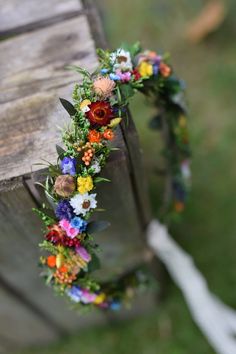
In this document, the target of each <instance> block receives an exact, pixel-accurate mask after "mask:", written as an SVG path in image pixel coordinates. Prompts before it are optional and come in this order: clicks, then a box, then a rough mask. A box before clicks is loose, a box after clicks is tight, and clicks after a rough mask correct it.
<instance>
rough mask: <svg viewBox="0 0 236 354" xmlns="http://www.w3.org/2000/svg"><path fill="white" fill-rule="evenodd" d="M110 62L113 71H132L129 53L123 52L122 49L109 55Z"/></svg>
mask: <svg viewBox="0 0 236 354" xmlns="http://www.w3.org/2000/svg"><path fill="white" fill-rule="evenodd" d="M110 61H111V64H112V65H113V69H114V71H115V70H117V69H118V70H121V71H128V70H132V69H133V64H132V61H131V55H130V52H128V51H126V50H124V49H123V48H119V49H117V50H116V51H115V52H113V53H111V55H110Z"/></svg>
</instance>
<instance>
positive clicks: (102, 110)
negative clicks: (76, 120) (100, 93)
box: [86, 101, 113, 126]
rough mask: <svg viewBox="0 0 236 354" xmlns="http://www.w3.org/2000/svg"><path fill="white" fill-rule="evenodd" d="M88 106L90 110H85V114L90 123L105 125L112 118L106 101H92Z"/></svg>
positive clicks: (110, 109)
mask: <svg viewBox="0 0 236 354" xmlns="http://www.w3.org/2000/svg"><path fill="white" fill-rule="evenodd" d="M89 108H90V111H89V112H86V116H87V117H88V119H89V121H90V123H91V124H92V125H100V126H103V125H107V124H108V123H109V122H110V120H111V119H112V118H113V112H112V108H111V105H110V104H109V103H108V102H104V101H97V102H92V103H91V104H90V105H89Z"/></svg>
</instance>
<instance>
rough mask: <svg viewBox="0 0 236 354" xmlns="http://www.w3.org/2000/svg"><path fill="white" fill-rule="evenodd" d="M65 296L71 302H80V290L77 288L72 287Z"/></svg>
mask: <svg viewBox="0 0 236 354" xmlns="http://www.w3.org/2000/svg"><path fill="white" fill-rule="evenodd" d="M67 295H68V296H69V297H70V299H71V300H72V301H74V302H80V301H81V296H82V290H81V288H80V287H79V286H75V285H74V286H72V287H71V288H70V289H69V290H68V291H67Z"/></svg>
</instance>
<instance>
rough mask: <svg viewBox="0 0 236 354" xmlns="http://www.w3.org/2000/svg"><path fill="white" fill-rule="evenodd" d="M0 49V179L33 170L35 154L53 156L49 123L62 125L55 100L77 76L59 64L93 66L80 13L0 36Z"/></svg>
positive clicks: (52, 132)
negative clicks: (30, 30)
mask: <svg viewBox="0 0 236 354" xmlns="http://www.w3.org/2000/svg"><path fill="white" fill-rule="evenodd" d="M16 48H18V55H17V56H16V55H15V50H16ZM0 51H1V53H2V55H1V60H0V63H1V64H0V67H1V70H0V81H1V84H0V90H1V93H2V94H1V100H2V104H1V105H0V122H1V130H0V171H1V172H0V181H4V180H8V179H10V178H12V177H17V176H20V175H23V174H27V173H30V172H31V170H38V169H39V168H41V167H39V166H35V165H34V163H38V162H40V159H41V158H44V159H46V160H48V161H50V162H53V161H55V156H56V155H55V143H56V142H57V143H58V141H59V134H58V132H56V131H55V127H56V126H63V124H64V122H65V118H66V117H67V113H66V112H65V110H64V109H63V108H62V107H61V105H60V104H59V100H58V99H59V97H60V96H61V97H66V98H67V97H70V96H71V93H72V87H73V84H71V83H74V82H76V81H77V80H78V79H79V75H78V74H76V73H74V72H70V71H66V70H65V66H66V65H69V64H71V65H73V64H75V65H80V66H83V67H86V68H87V69H88V70H93V69H94V68H95V66H96V65H97V58H96V53H95V48H94V43H93V40H92V38H91V36H90V31H89V27H88V23H87V20H86V18H85V17H78V18H76V19H73V20H68V21H65V22H64V23H62V24H58V25H54V26H51V27H50V28H49V29H41V30H39V31H36V32H33V33H31V34H25V35H22V36H19V37H18V38H15V39H11V40H8V41H4V42H2V43H0ZM9 58H10V60H9ZM7 101H8V102H7ZM6 102H7V103H6ZM9 127H10V129H9Z"/></svg>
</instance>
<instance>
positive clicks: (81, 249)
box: [76, 246, 91, 263]
mask: <svg viewBox="0 0 236 354" xmlns="http://www.w3.org/2000/svg"><path fill="white" fill-rule="evenodd" d="M76 253H77V254H78V255H79V256H80V257H81V258H82V259H83V260H84V261H85V262H87V263H88V262H90V261H91V255H90V254H89V253H88V252H87V250H86V249H85V248H84V247H82V246H79V247H76Z"/></svg>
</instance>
